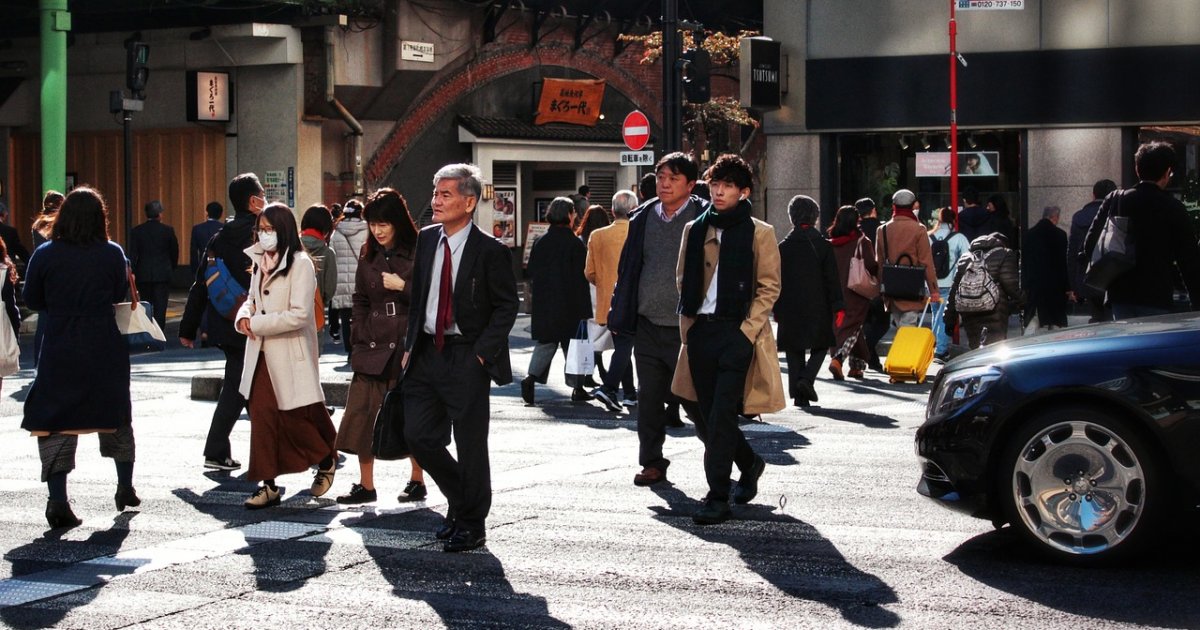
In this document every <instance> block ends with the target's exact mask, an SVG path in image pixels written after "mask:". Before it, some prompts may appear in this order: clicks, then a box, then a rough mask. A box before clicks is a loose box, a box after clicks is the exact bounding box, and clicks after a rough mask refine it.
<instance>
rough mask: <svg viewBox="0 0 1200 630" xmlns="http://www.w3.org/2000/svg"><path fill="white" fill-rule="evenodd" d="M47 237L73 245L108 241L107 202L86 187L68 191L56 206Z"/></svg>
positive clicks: (96, 192)
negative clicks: (60, 204) (64, 198)
mask: <svg viewBox="0 0 1200 630" xmlns="http://www.w3.org/2000/svg"><path fill="white" fill-rule="evenodd" d="M50 240H52V241H60V240H61V241H63V242H66V243H73V244H76V245H90V244H92V243H106V242H108V205H106V204H105V203H104V197H102V196H101V195H100V192H99V191H97V190H95V189H92V188H89V187H87V186H80V187H78V188H76V189H75V190H72V191H71V193H70V194H69V195H67V198H66V200H64V201H63V203H62V207H60V208H59V209H58V216H57V218H55V220H54V227H53V228H52V229H51V231H50Z"/></svg>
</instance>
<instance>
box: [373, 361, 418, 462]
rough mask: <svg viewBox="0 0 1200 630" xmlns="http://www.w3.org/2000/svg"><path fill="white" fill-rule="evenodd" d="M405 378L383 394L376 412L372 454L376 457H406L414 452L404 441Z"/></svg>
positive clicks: (392, 458)
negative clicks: (381, 402)
mask: <svg viewBox="0 0 1200 630" xmlns="http://www.w3.org/2000/svg"><path fill="white" fill-rule="evenodd" d="M403 385H404V379H403V378H401V379H400V380H398V381H396V386H395V387H393V388H391V389H389V390H388V392H387V393H386V394H384V396H383V404H382V405H380V406H379V413H377V414H375V432H374V435H373V437H372V439H371V454H372V455H374V456H375V459H382V460H396V459H405V458H407V457H408V456H409V455H411V454H412V452H411V451H409V449H408V443H407V442H405V441H404V391H403Z"/></svg>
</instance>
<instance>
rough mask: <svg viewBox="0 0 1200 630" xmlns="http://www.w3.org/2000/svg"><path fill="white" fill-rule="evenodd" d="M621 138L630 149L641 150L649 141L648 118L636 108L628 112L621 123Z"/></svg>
mask: <svg viewBox="0 0 1200 630" xmlns="http://www.w3.org/2000/svg"><path fill="white" fill-rule="evenodd" d="M621 138H623V139H624V140H625V146H627V147H629V150H630V151H641V150H642V147H644V146H646V143H647V142H650V120H649V119H647V118H646V115H645V114H643V113H642V112H639V111H638V110H636V109H635V110H633V111H631V112H629V115H628V116H626V117H625V122H624V123H623V124H622V125H621Z"/></svg>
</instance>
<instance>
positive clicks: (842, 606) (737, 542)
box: [650, 484, 900, 628]
mask: <svg viewBox="0 0 1200 630" xmlns="http://www.w3.org/2000/svg"><path fill="white" fill-rule="evenodd" d="M651 488H652V489H653V490H654V492H655V493H656V494H658V495H659V496H660V497H662V498H663V500H665V501H666V502H667V505H666V507H663V506H650V509H651V510H652V511H653V512H655V516H654V518H655V519H657V520H659V521H661V522H663V523H665V524H667V525H670V526H672V527H674V528H676V529H678V530H680V531H682V532H685V533H688V534H691V535H693V536H696V537H697V538H700V539H701V540H704V541H706V542H710V543H716V544H722V545H727V546H729V547H730V548H731V549H733V550H735V551H737V552H738V554H739V556H740V557H741V559H742V561H743V562H745V563H746V567H747V568H749V569H750V570H751V571H754V572H755V573H757V574H758V575H760V576H762V577H763V579H765V580H767V581H768V582H770V583H771V585H772V586H774V587H775V588H776V589H778V590H780V591H781V592H783V593H786V594H788V595H789V596H791V597H795V598H797V599H805V600H809V601H813V602H818V603H821V604H824V605H826V606H829V607H830V608H833V609H836V610H837V611H838V612H839V613H840V614H841V615H842V619H844V620H845V621H846V622H848V623H851V624H853V625H856V626H861V627H864V628H892V627H895V626H897V625H899V623H900V616H899V615H897V614H896V613H894V612H892V611H890V610H888V609H887V608H886V607H885V605H886V604H895V603H897V602H898V601H899V600H898V598H897V597H896V592H895V591H894V590H893V589H892V587H890V586H888V585H887V583H885V582H884V581H883V580H881V579H879V578H878V577H876V576H874V575H872V574H870V573H867V572H865V571H862V570H860V569H858V568H857V567H855V566H854V565H852V564H850V563H849V562H847V561H846V558H845V557H844V556H842V554H841V552H839V551H838V550H837V548H836V547H834V546H833V544H832V543H830V542H829V540H828V539H826V538H825V537H824V536H822V535H821V533H820V532H819V531H817V529H816V528H815V527H813V526H812V525H809V524H808V523H805V522H804V521H801V520H800V519H797V518H795V517H793V516H790V515H788V514H784V513H783V512H782V510H779V509H776V508H773V507H770V506H766V505H753V504H752V505H745V506H738V505H735V506H733V513H734V516H735V518H736V520H730V521H728V522H726V523H724V524H721V525H708V526H701V525H696V524H694V523H693V522H692V514H693V513H694V512H695V511H696V510H697V509H698V508H699V507H700V502H699V501H696V500H693V499H691V498H689V497H688V496H687V495H685V494H684V493H683V491H681V490H679V489H678V488H676V487H674V486H670V485H665V484H657V485H654V486H651ZM781 541H791V543H790V544H788V543H781Z"/></svg>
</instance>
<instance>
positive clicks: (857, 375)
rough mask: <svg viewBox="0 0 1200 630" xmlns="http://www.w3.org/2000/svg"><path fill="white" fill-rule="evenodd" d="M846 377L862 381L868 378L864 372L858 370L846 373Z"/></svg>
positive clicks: (851, 369)
mask: <svg viewBox="0 0 1200 630" xmlns="http://www.w3.org/2000/svg"><path fill="white" fill-rule="evenodd" d="M846 376H849V377H850V378H856V379H858V380H860V381H861V380H863V379H864V378H866V375H864V374H863V371H862V370H857V369H854V368H850V371H849V372H847V373H846Z"/></svg>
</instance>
